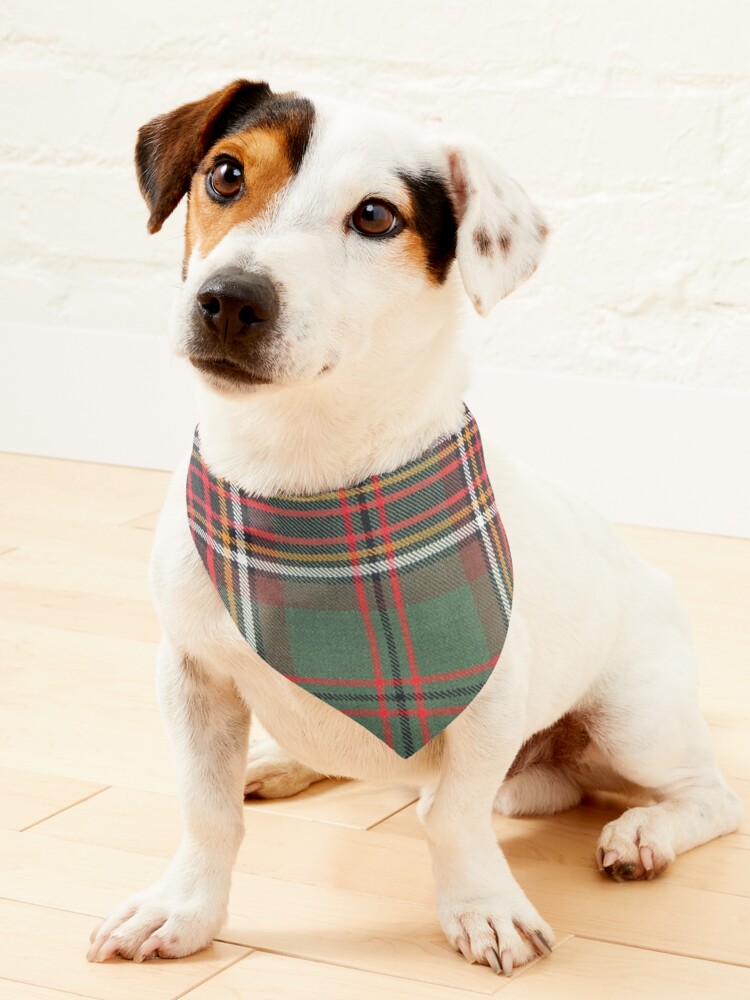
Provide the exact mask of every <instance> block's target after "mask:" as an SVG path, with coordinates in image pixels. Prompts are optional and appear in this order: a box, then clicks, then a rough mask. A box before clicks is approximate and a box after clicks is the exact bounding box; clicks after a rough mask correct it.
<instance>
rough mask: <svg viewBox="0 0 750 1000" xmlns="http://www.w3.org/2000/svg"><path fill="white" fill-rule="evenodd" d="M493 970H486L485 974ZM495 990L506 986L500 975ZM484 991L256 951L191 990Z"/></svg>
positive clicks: (359, 999)
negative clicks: (455, 987) (436, 984)
mask: <svg viewBox="0 0 750 1000" xmlns="http://www.w3.org/2000/svg"><path fill="white" fill-rule="evenodd" d="M490 976H491V973H490V971H489V969H488V970H486V978H489V977H490ZM493 985H494V986H495V989H496V990H497V991H500V990H501V989H502V988H503V987H505V986H507V985H508V981H507V980H501V979H497V980H496V981H495V982H494V983H493ZM485 996H487V994H486V993H477V992H476V991H474V990H462V989H454V988H452V987H444V986H435V985H434V984H432V983H420V982H417V981H415V980H413V979H402V978H400V977H397V976H383V975H380V974H379V973H376V972H363V971H362V970H361V969H351V968H347V967H345V966H341V965H326V964H324V963H322V962H306V961H304V960H303V959H299V958H288V957H286V956H284V955H269V954H267V953H265V952H260V951H255V952H253V953H252V955H250V956H249V957H248V958H243V959H242V961H241V962H238V963H237V964H236V965H233V966H232V967H231V968H230V969H227V970H226V971H225V972H222V973H220V974H219V975H218V976H214V978H213V979H211V980H210V981H209V982H207V983H204V984H203V986H199V987H198V989H197V990H195V991H194V992H193V993H191V994H190V1000H240V998H244V997H248V998H250V997H252V1000H353V998H356V1000H384V998H385V997H387V998H388V1000H476V998H478V997H485Z"/></svg>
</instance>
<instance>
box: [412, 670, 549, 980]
mask: <svg viewBox="0 0 750 1000" xmlns="http://www.w3.org/2000/svg"><path fill="white" fill-rule="evenodd" d="M503 703H505V709H503ZM508 704H512V702H510V703H509V702H507V700H506V699H505V698H504V697H503V694H502V693H500V695H499V697H498V692H497V691H487V690H485V691H484V692H482V695H481V696H480V697H479V698H477V699H476V700H475V701H474V702H473V703H472V704H471V706H470V707H469V708H468V709H467V710H466V711H465V712H463V713H462V714H461V715H460V716H459V717H458V718H457V719H456V720H455V721H454V722H453V723H452V724H451V725H450V727H449V728H448V729H446V730H445V756H444V760H443V764H442V769H441V773H440V777H439V783H438V784H437V786H436V787H434V788H432V789H429V790H425V792H424V793H423V799H422V802H420V815H421V818H422V821H423V823H424V826H425V831H426V833H427V838H428V841H429V844H430V850H431V854H432V862H433V869H434V873H435V882H436V889H437V898H438V909H439V913H440V922H441V924H442V926H443V930H444V931H445V933H446V936H447V937H448V940H449V941H450V943H451V944H452V945H453V947H454V948H456V949H457V950H458V951H460V952H461V953H462V954H463V956H464V957H465V958H466V959H467V960H468V961H469V962H479V963H482V964H485V965H489V966H491V967H492V969H493V970H494V971H495V972H497V973H499V972H504V973H505V975H510V973H511V971H512V969H513V966H514V965H522V964H523V963H524V962H528V961H529V960H530V959H531V958H534V957H535V956H536V955H546V954H549V952H550V945H551V943H552V941H553V933H552V930H551V929H550V927H549V926H548V924H546V923H545V922H544V921H543V920H542V918H541V917H540V916H539V914H538V913H537V911H536V910H535V909H534V907H533V906H532V904H531V903H530V902H529V900H528V899H527V897H526V895H525V893H524V892H523V890H522V889H521V887H520V886H519V884H518V883H517V882H516V880H515V878H514V877H513V874H512V872H511V870H510V868H509V866H508V862H507V861H506V860H505V856H504V855H503V852H502V851H501V850H500V847H499V846H498V843H497V841H496V839H495V834H494V832H493V829H492V804H493V800H494V798H495V795H496V794H497V790H498V787H499V786H500V784H501V782H502V780H503V778H504V776H505V773H506V772H507V770H508V768H509V767H510V765H511V763H512V761H513V758H514V756H515V754H516V752H517V750H518V747H519V743H520V740H521V734H520V721H519V720H518V718H516V719H513V717H512V713H509V712H508V711H507V706H508Z"/></svg>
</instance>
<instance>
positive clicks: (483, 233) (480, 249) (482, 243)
mask: <svg viewBox="0 0 750 1000" xmlns="http://www.w3.org/2000/svg"><path fill="white" fill-rule="evenodd" d="M474 246H475V247H476V248H477V253H478V254H480V256H482V257H489V256H490V255H491V254H492V240H491V239H490V234H489V233H488V232H487V230H486V229H475V230H474Z"/></svg>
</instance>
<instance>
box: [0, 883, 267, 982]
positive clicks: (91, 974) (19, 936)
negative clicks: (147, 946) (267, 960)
mask: <svg viewBox="0 0 750 1000" xmlns="http://www.w3.org/2000/svg"><path fill="white" fill-rule="evenodd" d="M0 925H1V926H2V928H3V948H2V951H1V952H0V977H3V978H5V979H10V980H15V981H19V982H22V983H26V984H29V985H32V986H33V987H34V988H35V989H39V990H40V991H41V989H46V988H54V989H57V990H61V991H63V993H67V994H70V993H73V994H75V995H78V996H84V997H96V998H101V1000H133V998H134V997H137V998H138V1000H171V998H173V997H177V996H180V995H181V994H182V993H184V992H185V991H186V990H189V989H192V987H194V986H198V985H200V983H202V982H204V981H205V980H206V979H208V978H209V977H211V976H213V975H215V974H216V973H219V972H221V971H222V970H223V969H226V968H227V966H229V965H230V964H231V963H232V962H236V961H238V960H239V959H240V958H242V957H243V956H244V955H247V954H249V952H248V949H246V948H239V947H237V946H235V945H231V944H223V943H220V942H216V943H214V944H213V945H212V946H211V947H210V948H208V949H206V950H205V951H203V952H200V953H199V954H197V955H191V956H190V957H189V958H183V959H181V960H180V961H177V962H174V961H163V962H162V961H158V960H156V961H153V962H145V963H143V964H142V965H134V964H133V963H132V962H124V961H122V960H120V959H114V960H112V961H110V962H106V963H103V964H101V965H92V964H91V963H90V962H87V961H86V960H85V957H84V956H85V954H86V947H87V941H88V934H89V932H90V930H91V917H89V916H87V915H85V914H81V913H70V912H66V911H63V910H54V909H47V908H45V907H41V906H30V905H28V904H25V903H18V902H12V901H10V900H0ZM2 989H3V984H2V980H0V991H2ZM34 996H35V997H41V996H42V994H41V992H39V993H36V994H34ZM0 997H3V1000H5V994H4V993H2V992H0Z"/></svg>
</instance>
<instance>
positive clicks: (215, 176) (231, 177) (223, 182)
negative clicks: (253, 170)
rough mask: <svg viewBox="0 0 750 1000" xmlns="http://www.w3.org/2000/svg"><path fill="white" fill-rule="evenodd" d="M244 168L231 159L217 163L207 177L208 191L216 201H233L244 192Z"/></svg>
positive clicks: (226, 158)
mask: <svg viewBox="0 0 750 1000" xmlns="http://www.w3.org/2000/svg"><path fill="white" fill-rule="evenodd" d="M242 181H243V174H242V167H241V165H240V164H239V163H238V162H237V160H233V159H231V158H230V157H225V158H224V159H222V160H219V161H218V163H215V164H214V166H213V167H212V168H211V170H210V171H209V173H208V176H207V177H206V189H207V191H208V193H209V194H210V195H211V197H212V198H213V199H214V201H232V200H233V199H234V198H236V197H237V195H238V194H239V193H240V192H241V191H242Z"/></svg>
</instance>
